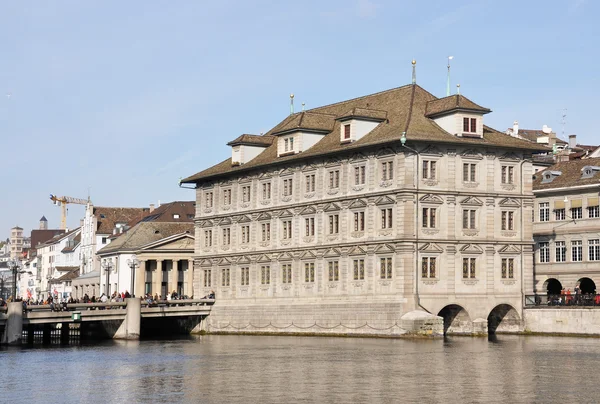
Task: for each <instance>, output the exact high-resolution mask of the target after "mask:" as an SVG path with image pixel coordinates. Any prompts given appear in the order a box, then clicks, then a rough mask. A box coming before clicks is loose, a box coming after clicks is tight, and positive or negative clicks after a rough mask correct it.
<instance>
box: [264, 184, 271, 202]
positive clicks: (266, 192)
mask: <svg viewBox="0 0 600 404" xmlns="http://www.w3.org/2000/svg"><path fill="white" fill-rule="evenodd" d="M262 197H263V200H265V201H267V200H269V199H271V183H270V182H265V183H264V184H262Z"/></svg>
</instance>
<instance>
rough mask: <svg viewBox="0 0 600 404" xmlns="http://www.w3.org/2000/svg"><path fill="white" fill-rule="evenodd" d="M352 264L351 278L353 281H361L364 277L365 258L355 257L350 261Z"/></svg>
mask: <svg viewBox="0 0 600 404" xmlns="http://www.w3.org/2000/svg"><path fill="white" fill-rule="evenodd" d="M352 264H353V275H354V276H353V278H354V280H355V281H362V280H364V279H365V260H364V259H362V258H360V259H355V260H353V261H352Z"/></svg>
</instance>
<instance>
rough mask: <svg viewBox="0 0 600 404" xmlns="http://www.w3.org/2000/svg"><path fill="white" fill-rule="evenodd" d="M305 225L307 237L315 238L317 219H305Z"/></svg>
mask: <svg viewBox="0 0 600 404" xmlns="http://www.w3.org/2000/svg"><path fill="white" fill-rule="evenodd" d="M304 224H305V226H306V236H307V237H308V236H314V235H315V218H314V217H307V218H305V219H304Z"/></svg>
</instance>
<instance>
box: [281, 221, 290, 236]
mask: <svg viewBox="0 0 600 404" xmlns="http://www.w3.org/2000/svg"><path fill="white" fill-rule="evenodd" d="M282 223H283V233H282V238H283V239H284V240H289V239H291V238H292V221H291V220H284V221H283V222H282Z"/></svg>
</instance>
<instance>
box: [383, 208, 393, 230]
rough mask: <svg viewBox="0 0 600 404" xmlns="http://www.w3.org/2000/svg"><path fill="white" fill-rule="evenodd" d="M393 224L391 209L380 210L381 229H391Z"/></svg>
mask: <svg viewBox="0 0 600 404" xmlns="http://www.w3.org/2000/svg"><path fill="white" fill-rule="evenodd" d="M392 224H393V210H392V208H386V209H381V228H382V229H391V228H392Z"/></svg>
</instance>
